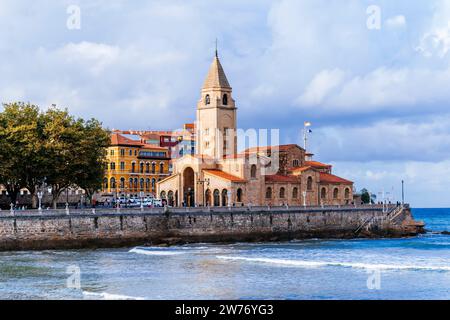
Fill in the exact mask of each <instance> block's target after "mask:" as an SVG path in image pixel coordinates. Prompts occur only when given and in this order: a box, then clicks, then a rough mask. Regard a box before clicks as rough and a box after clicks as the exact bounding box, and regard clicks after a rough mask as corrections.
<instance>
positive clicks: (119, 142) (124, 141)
mask: <svg viewBox="0 0 450 320" xmlns="http://www.w3.org/2000/svg"><path fill="white" fill-rule="evenodd" d="M111 145H113V146H134V147H140V146H142V145H143V143H142V142H141V141H137V140H132V139H129V138H126V137H124V136H122V135H121V134H118V133H113V134H112V135H111Z"/></svg>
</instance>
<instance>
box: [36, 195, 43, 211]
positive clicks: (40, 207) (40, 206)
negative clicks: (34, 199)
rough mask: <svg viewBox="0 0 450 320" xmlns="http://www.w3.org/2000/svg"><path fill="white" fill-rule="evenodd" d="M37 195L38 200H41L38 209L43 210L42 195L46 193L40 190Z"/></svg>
mask: <svg viewBox="0 0 450 320" xmlns="http://www.w3.org/2000/svg"><path fill="white" fill-rule="evenodd" d="M37 196H38V200H39V207H38V210H39V211H42V197H43V196H44V193H43V192H42V191H38V193H37Z"/></svg>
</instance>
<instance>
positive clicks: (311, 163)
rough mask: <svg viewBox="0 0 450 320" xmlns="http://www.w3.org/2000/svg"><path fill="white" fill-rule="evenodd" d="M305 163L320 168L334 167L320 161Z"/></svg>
mask: <svg viewBox="0 0 450 320" xmlns="http://www.w3.org/2000/svg"><path fill="white" fill-rule="evenodd" d="M305 165H307V166H310V167H313V168H320V169H328V168H331V167H332V166H331V165H329V164H325V163H322V162H318V161H305Z"/></svg>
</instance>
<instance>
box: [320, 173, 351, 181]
mask: <svg viewBox="0 0 450 320" xmlns="http://www.w3.org/2000/svg"><path fill="white" fill-rule="evenodd" d="M320 182H321V183H333V184H353V182H352V181H349V180H345V179H343V178H340V177H338V176H335V175H332V174H328V173H322V172H321V173H320Z"/></svg>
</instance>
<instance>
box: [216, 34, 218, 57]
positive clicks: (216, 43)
mask: <svg viewBox="0 0 450 320" xmlns="http://www.w3.org/2000/svg"><path fill="white" fill-rule="evenodd" d="M218 57H219V50H218V45H217V38H216V58H218Z"/></svg>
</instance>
